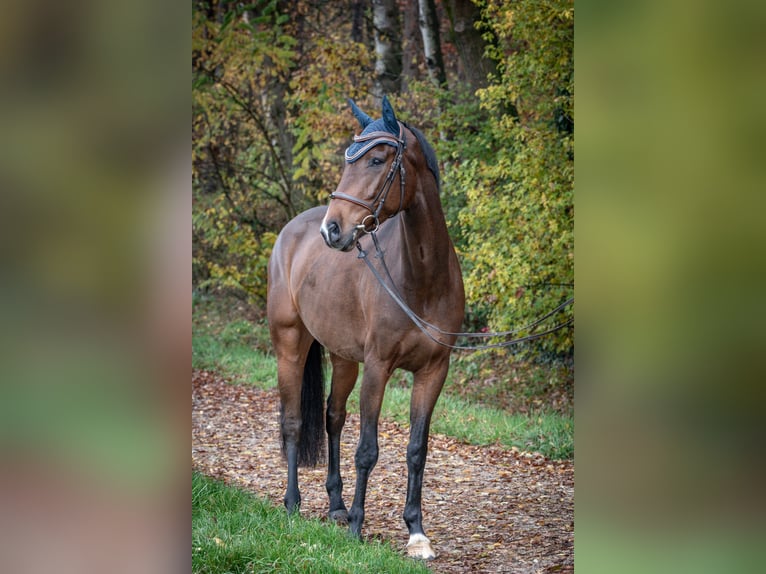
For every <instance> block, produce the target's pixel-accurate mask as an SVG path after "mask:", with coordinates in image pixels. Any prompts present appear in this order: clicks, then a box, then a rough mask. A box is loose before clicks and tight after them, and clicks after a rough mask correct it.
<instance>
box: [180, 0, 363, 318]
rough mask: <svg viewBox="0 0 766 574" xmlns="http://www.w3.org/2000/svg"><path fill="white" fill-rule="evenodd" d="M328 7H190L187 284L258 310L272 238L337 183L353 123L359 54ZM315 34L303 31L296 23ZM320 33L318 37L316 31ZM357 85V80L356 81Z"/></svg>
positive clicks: (270, 3)
mask: <svg viewBox="0 0 766 574" xmlns="http://www.w3.org/2000/svg"><path fill="white" fill-rule="evenodd" d="M338 10H339V8H338V7H335V8H333V9H328V8H327V7H321V6H316V5H314V4H313V3H310V2H297V3H295V5H292V4H291V5H289V6H288V5H286V4H285V3H282V2H277V1H276V0H264V1H260V2H255V3H253V4H250V5H239V4H236V3H233V2H215V1H211V2H198V3H195V4H194V14H193V31H192V50H193V57H192V64H193V80H192V94H193V106H192V113H193V118H192V131H193V145H192V175H193V179H192V182H193V225H194V227H193V251H194V253H193V279H194V282H195V284H196V285H197V287H198V288H203V289H213V288H219V289H220V288H223V289H226V290H229V291H233V292H235V293H239V294H240V295H243V296H246V297H247V298H249V299H252V300H254V301H255V302H257V303H261V304H262V303H263V302H264V301H265V297H266V265H267V262H268V257H269V254H270V253H271V248H272V246H273V244H274V240H275V238H276V233H278V232H279V230H280V229H281V228H282V226H283V225H284V224H285V223H287V221H288V220H289V219H290V218H292V217H294V216H295V215H297V214H298V213H300V212H301V211H303V210H305V209H307V208H308V207H311V206H312V205H315V204H316V203H317V202H318V201H321V200H325V199H326V197H327V196H328V195H329V192H330V191H331V189H332V188H333V186H334V185H335V184H336V183H337V181H338V180H339V179H340V172H341V169H342V166H343V163H342V158H341V156H340V155H339V154H338V150H339V149H342V148H341V146H342V144H343V143H344V142H346V141H348V139H349V135H350V130H349V126H350V125H351V123H352V118H351V117H350V116H349V114H347V113H344V112H345V110H346V104H345V98H346V97H348V96H358V95H359V94H360V93H362V92H363V90H364V89H365V87H366V85H365V84H364V83H359V82H358V80H357V79H356V76H358V74H359V71H360V70H365V68H366V67H367V66H369V54H368V52H367V51H366V50H365V49H363V48H364V47H363V46H359V45H356V44H354V43H353V42H348V41H347V37H348V35H349V33H350V32H349V30H348V29H347V27H348V26H350V22H349V23H348V26H347V27H343V26H336V27H330V26H325V24H324V21H325V20H327V21H330V20H333V19H335V20H337V15H336V14H334V13H333V12H334V11H335V12H337V11H338ZM307 20H311V21H312V22H313V24H314V26H315V27H316V28H314V27H312V28H311V29H309V30H307V29H306V28H305V27H304V23H305V22H306V21H307ZM322 30H324V31H322ZM362 77H367V74H365V75H363V76H362Z"/></svg>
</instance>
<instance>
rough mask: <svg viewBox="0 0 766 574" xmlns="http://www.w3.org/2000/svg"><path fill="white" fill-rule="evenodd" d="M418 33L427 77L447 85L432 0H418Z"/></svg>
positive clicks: (444, 85) (438, 83) (440, 85)
mask: <svg viewBox="0 0 766 574" xmlns="http://www.w3.org/2000/svg"><path fill="white" fill-rule="evenodd" d="M418 9H419V16H420V19H419V24H420V34H421V36H422V37H423V53H424V55H425V60H426V69H427V70H428V77H429V78H431V81H432V82H434V83H435V84H436V85H437V86H439V87H445V88H446V87H447V74H446V73H445V71H444V60H443V58H442V46H441V41H440V40H439V19H438V18H437V16H436V5H435V3H434V0H418Z"/></svg>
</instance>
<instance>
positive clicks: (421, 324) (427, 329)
mask: <svg viewBox="0 0 766 574" xmlns="http://www.w3.org/2000/svg"><path fill="white" fill-rule="evenodd" d="M369 234H370V235H371V236H372V241H373V243H374V245H375V258H376V259H380V262H381V264H382V266H383V270H384V272H385V274H386V277H387V278H388V280H389V281H390V282H391V284H392V285H393V279H392V278H391V273H389V271H388V266H387V265H386V260H385V258H384V257H383V251H382V250H381V248H380V243H379V242H378V234H377V230H375V231H371V232H369ZM356 248H357V249H358V250H359V255H358V258H359V259H362V260H363V261H364V262H365V263H366V264H367V267H369V268H370V271H372V274H373V275H374V276H375V279H377V280H378V283H380V285H381V286H382V287H383V289H385V290H386V293H388V295H389V296H390V297H391V299H393V300H394V302H395V303H396V304H397V305H399V308H400V309H401V310H402V311H403V312H404V314H405V315H407V317H409V318H410V320H411V321H412V322H413V323H415V325H416V326H417V327H418V329H420V330H421V331H422V332H423V333H424V334H425V335H426V336H427V337H428V338H429V339H431V340H432V341H433V342H434V343H437V344H439V345H441V346H442V347H448V348H450V349H458V350H461V351H482V350H485V349H497V348H501V347H510V346H511V345H517V344H519V343H523V342H525V341H532V340H534V339H539V338H540V337H544V336H546V335H550V334H551V333H555V332H556V331H558V330H559V329H563V328H564V327H567V326H569V325H571V324H572V323H574V318H570V319H567V320H566V321H564V322H563V323H559V324H558V325H556V326H554V327H552V328H550V329H548V330H546V331H542V332H540V333H533V334H531V335H527V336H525V337H519V338H518V339H511V340H509V341H502V342H500V343H489V344H486V345H475V346H465V345H451V344H449V343H445V342H444V341H441V340H439V339H437V338H436V337H435V336H434V335H433V333H431V330H433V331H435V332H437V333H438V334H439V335H444V336H448V337H449V336H454V337H473V338H487V337H508V336H509V335H514V334H516V333H519V332H521V331H527V330H529V329H533V328H534V327H536V326H537V325H539V324H540V323H542V322H543V321H545V320H546V319H547V318H548V317H550V316H551V315H555V314H556V313H558V312H559V311H561V310H562V309H564V308H565V307H567V306H568V305H572V304H573V303H574V297H571V298H570V299H567V300H566V301H564V302H563V303H562V304H561V305H559V306H558V307H556V308H555V309H554V310H553V311H549V312H548V313H546V314H545V315H543V316H542V317H540V318H539V319H537V320H535V321H534V322H532V323H530V324H529V325H525V326H524V327H520V328H518V329H514V330H511V331H503V332H500V333H451V332H449V331H444V330H442V329H440V328H439V327H437V326H436V325H432V324H431V323H429V322H428V321H426V320H425V319H423V318H422V317H420V316H418V315H417V314H416V313H415V312H414V311H413V310H412V309H411V308H410V307H409V305H407V303H405V302H404V300H403V299H402V297H401V296H400V295H399V293H397V291H396V287H393V286H389V285H388V284H387V283H386V281H385V279H384V278H383V276H382V275H381V274H380V273H379V272H378V270H377V269H375V266H374V265H373V264H372V262H371V261H370V260H369V258H368V257H367V252H366V251H365V250H364V249H362V246H361V244H360V243H359V242H358V241H357V242H356Z"/></svg>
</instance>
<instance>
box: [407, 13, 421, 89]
mask: <svg viewBox="0 0 766 574" xmlns="http://www.w3.org/2000/svg"><path fill="white" fill-rule="evenodd" d="M402 17H403V20H404V24H403V27H404V38H403V41H402V51H403V56H402V90H403V91H405V92H406V91H407V89H408V88H407V82H409V81H410V80H416V79H419V77H420V70H419V62H420V58H421V54H422V53H423V48H422V41H421V39H420V31H419V30H418V20H419V18H420V17H419V10H418V5H417V4H415V3H414V2H405V4H404V13H403V14H402Z"/></svg>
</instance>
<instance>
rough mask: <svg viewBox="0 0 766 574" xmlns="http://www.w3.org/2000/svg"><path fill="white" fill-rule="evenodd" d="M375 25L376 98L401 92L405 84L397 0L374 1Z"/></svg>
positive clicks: (373, 14)
mask: <svg viewBox="0 0 766 574" xmlns="http://www.w3.org/2000/svg"><path fill="white" fill-rule="evenodd" d="M372 20H373V26H374V27H375V54H376V56H377V59H376V61H375V87H374V92H375V97H376V98H378V99H380V98H382V97H383V96H384V95H386V94H396V93H399V91H400V90H401V87H402V37H401V35H400V33H399V8H398V6H397V4H396V0H373V1H372Z"/></svg>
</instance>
